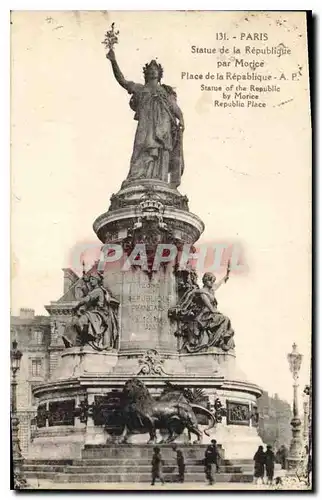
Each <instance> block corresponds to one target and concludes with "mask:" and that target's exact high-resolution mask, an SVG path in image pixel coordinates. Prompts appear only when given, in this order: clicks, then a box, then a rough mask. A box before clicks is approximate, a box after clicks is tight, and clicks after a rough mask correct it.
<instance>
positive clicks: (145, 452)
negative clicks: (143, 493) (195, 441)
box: [24, 444, 254, 483]
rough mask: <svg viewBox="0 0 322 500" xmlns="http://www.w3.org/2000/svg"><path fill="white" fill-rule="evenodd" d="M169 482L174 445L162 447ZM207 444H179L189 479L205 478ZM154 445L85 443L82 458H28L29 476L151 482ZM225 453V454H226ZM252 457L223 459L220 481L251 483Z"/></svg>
mask: <svg viewBox="0 0 322 500" xmlns="http://www.w3.org/2000/svg"><path fill="white" fill-rule="evenodd" d="M160 448H161V454H162V458H163V460H164V461H165V465H164V467H163V472H164V477H165V481H166V482H178V468H177V463H176V457H175V453H174V451H173V449H172V447H171V446H169V445H163V446H160ZM205 448H206V445H186V446H180V449H181V450H182V452H183V455H184V458H185V463H186V474H185V481H186V482H192V483H193V482H196V483H204V482H205V481H206V478H205V471H204V465H203V458H204V453H205ZM152 454H153V445H146V444H145V445H138V446H131V445H120V446H115V445H111V446H107V445H100V446H94V445H89V446H85V447H84V449H83V450H82V458H81V459H65V460H55V459H49V460H36V459H34V460H26V461H25V462H24V470H25V473H26V477H27V478H28V477H29V478H36V479H37V478H38V479H39V480H43V479H46V480H50V481H53V482H54V483H148V482H150V481H151V458H152ZM223 455H224V453H223ZM253 467H254V463H253V460H248V459H239V460H225V459H224V458H222V459H221V460H220V471H219V473H218V474H216V481H217V482H251V481H252V480H253Z"/></svg>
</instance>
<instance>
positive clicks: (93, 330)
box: [63, 273, 119, 350]
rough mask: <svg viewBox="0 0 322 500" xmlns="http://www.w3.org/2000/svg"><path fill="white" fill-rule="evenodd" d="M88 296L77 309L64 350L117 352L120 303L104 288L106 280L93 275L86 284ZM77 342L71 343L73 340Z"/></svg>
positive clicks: (80, 302) (65, 337) (78, 304)
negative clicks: (81, 348)
mask: <svg viewBox="0 0 322 500" xmlns="http://www.w3.org/2000/svg"><path fill="white" fill-rule="evenodd" d="M87 281H88V284H87V287H88V292H87V294H86V295H85V296H84V297H83V298H82V299H81V300H80V301H79V302H78V303H77V305H76V306H75V308H74V314H73V318H72V323H71V325H70V330H72V332H69V333H70V334H72V333H74V335H70V336H69V335H68V334H67V333H66V334H65V336H64V337H63V342H64V344H65V347H72V346H73V345H76V346H82V345H86V344H88V345H90V346H91V347H93V348H94V349H95V350H109V349H115V348H117V344H118V319H117V308H118V306H119V302H118V301H117V300H116V299H115V298H113V297H112V296H111V295H110V293H109V292H108V291H107V290H106V289H105V288H104V287H103V277H102V276H101V275H100V274H98V273H97V274H93V273H91V275H90V276H89V279H88V280H87ZM75 332H76V340H75V341H74V342H73V341H71V338H70V337H75Z"/></svg>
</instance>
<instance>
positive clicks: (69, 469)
mask: <svg viewBox="0 0 322 500" xmlns="http://www.w3.org/2000/svg"><path fill="white" fill-rule="evenodd" d="M25 469H26V470H28V471H29V472H35V473H36V472H42V471H43V472H62V473H66V474H67V473H76V474H83V473H84V474H86V473H90V474H91V473H94V472H99V473H102V474H104V473H112V472H113V473H114V472H120V473H131V472H150V471H151V464H141V463H140V464H135V465H129V464H123V465H111V464H109V465H95V466H93V465H92V466H90V465H88V464H83V465H45V464H44V465H28V466H27V467H25ZM163 471H164V473H167V472H169V473H170V472H171V473H172V472H173V473H176V472H177V464H175V463H173V464H166V465H164V467H163ZM252 471H253V467H251V466H247V467H246V468H242V467H240V466H232V465H231V466H229V465H226V466H222V467H220V472H221V473H237V474H241V473H243V472H248V473H252ZM186 472H187V473H189V472H200V473H203V472H204V466H203V465H201V464H186Z"/></svg>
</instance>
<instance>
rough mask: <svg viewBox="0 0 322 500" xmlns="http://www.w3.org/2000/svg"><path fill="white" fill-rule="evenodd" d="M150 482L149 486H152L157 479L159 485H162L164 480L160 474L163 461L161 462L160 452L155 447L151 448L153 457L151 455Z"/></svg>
mask: <svg viewBox="0 0 322 500" xmlns="http://www.w3.org/2000/svg"><path fill="white" fill-rule="evenodd" d="M151 465H152V481H151V486H154V483H155V480H156V479H157V478H159V479H160V481H161V484H164V479H163V473H162V465H164V461H163V460H162V457H161V450H160V448H159V447H158V446H155V447H154V448H153V455H152V462H151Z"/></svg>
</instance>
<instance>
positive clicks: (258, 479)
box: [254, 446, 266, 484]
mask: <svg viewBox="0 0 322 500" xmlns="http://www.w3.org/2000/svg"><path fill="white" fill-rule="evenodd" d="M254 462H255V467H254V483H255V484H260V483H263V479H264V474H265V462H266V454H265V452H264V448H263V446H259V447H258V450H257V451H256V453H255V455H254Z"/></svg>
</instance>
